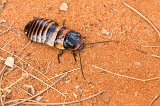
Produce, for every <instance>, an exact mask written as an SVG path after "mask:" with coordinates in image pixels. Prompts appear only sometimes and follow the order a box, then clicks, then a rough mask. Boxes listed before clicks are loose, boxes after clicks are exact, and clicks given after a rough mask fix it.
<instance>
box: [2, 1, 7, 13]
mask: <svg viewBox="0 0 160 106" xmlns="http://www.w3.org/2000/svg"><path fill="white" fill-rule="evenodd" d="M7 2H8V0H2V3H1V5H0V11H2V10H3V8H4V6H5V4H6V3H7Z"/></svg>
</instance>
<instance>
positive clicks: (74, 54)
mask: <svg viewBox="0 0 160 106" xmlns="http://www.w3.org/2000/svg"><path fill="white" fill-rule="evenodd" d="M72 54H73V57H74V60H75V62H77V59H76V53H75V51H72Z"/></svg>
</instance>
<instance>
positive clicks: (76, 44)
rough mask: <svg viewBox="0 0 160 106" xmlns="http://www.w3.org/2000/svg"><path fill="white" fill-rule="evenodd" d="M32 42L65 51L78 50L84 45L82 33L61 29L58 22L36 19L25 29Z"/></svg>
mask: <svg viewBox="0 0 160 106" xmlns="http://www.w3.org/2000/svg"><path fill="white" fill-rule="evenodd" d="M24 32H25V34H26V35H27V37H29V38H30V39H31V40H32V41H34V42H38V43H45V44H47V45H49V46H51V47H56V48H58V49H61V50H64V49H69V50H78V49H79V48H80V47H81V46H82V45H83V43H82V39H81V35H80V33H78V32H76V31H73V30H69V29H68V28H66V27H65V26H63V27H60V26H58V24H57V23H56V22H54V21H53V20H49V19H44V18H34V19H33V20H32V21H30V22H29V23H28V24H27V25H26V26H25V28H24Z"/></svg>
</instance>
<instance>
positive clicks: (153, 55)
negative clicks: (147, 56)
mask: <svg viewBox="0 0 160 106" xmlns="http://www.w3.org/2000/svg"><path fill="white" fill-rule="evenodd" d="M151 56H152V57H156V58H160V56H158V55H155V54H152V55H151Z"/></svg>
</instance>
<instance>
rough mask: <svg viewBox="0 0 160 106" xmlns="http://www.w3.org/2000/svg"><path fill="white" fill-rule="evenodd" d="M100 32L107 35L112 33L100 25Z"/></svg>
mask: <svg viewBox="0 0 160 106" xmlns="http://www.w3.org/2000/svg"><path fill="white" fill-rule="evenodd" d="M101 33H102V34H103V35H109V36H110V35H111V34H112V33H111V32H110V31H108V30H107V29H105V28H103V27H102V29H101Z"/></svg>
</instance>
